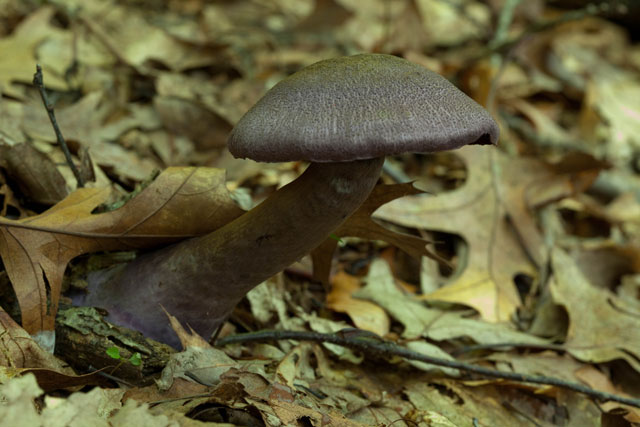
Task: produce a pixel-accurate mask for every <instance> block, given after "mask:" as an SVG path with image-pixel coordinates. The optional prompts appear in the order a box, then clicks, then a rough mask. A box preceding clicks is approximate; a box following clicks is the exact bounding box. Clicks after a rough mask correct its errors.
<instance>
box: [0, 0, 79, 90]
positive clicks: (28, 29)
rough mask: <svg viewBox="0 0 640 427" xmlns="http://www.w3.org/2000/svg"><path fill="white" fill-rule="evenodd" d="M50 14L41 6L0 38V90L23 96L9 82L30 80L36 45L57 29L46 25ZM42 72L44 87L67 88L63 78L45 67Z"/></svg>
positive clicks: (51, 9)
mask: <svg viewBox="0 0 640 427" xmlns="http://www.w3.org/2000/svg"><path fill="white" fill-rule="evenodd" d="M54 13H55V9H54V8H53V7H41V8H39V9H37V10H36V11H35V12H34V13H33V14H31V15H30V16H29V17H27V18H26V19H25V20H24V21H23V22H22V23H21V24H20V25H19V26H18V27H17V28H16V29H15V31H14V32H13V34H11V35H10V36H7V37H3V38H0V64H2V67H0V93H5V94H8V95H11V96H14V97H17V98H22V97H23V90H22V89H21V88H19V87H17V86H14V85H13V83H15V82H22V83H31V80H32V79H33V73H35V63H36V52H35V51H36V47H37V46H38V45H39V44H40V43H41V42H42V41H43V40H45V39H46V38H47V37H51V36H52V35H53V34H57V32H59V31H60V30H59V29H57V28H55V27H53V26H52V25H50V22H49V21H50V20H51V17H52V16H53V14H54ZM44 73H45V75H46V76H47V79H46V82H47V86H48V87H50V88H56V89H67V84H66V83H65V81H64V80H63V79H61V78H59V77H57V76H56V75H55V73H50V72H49V70H48V69H47V68H46V67H45V68H44Z"/></svg>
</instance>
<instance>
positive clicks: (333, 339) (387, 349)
mask: <svg viewBox="0 0 640 427" xmlns="http://www.w3.org/2000/svg"><path fill="white" fill-rule="evenodd" d="M277 340H298V341H314V342H326V343H331V344H337V345H340V346H343V347H348V348H352V349H355V350H359V351H361V352H363V353H365V354H367V355H369V356H377V357H386V358H388V357H392V356H400V357H404V358H406V359H409V360H418V361H420V362H425V363H430V364H432V365H437V366H444V367H447V368H453V369H459V370H461V371H466V372H470V373H473V374H477V375H480V376H483V377H489V378H501V379H505V380H511V381H517V382H522V383H532V384H544V385H551V386H556V387H561V388H565V389H568V390H572V391H575V392H578V393H582V394H586V395H587V396H591V397H593V398H595V399H598V400H600V401H607V400H609V401H613V402H619V403H623V404H625V405H629V406H633V407H636V408H640V399H634V398H629V397H622V396H618V395H615V394H611V393H606V392H603V391H598V390H594V389H592V388H591V387H587V386H585V385H582V384H579V383H573V382H569V381H564V380H561V379H559V378H553V377H545V376H541V375H526V374H518V373H516V372H501V371H496V370H494V369H487V368H482V367H480V366H475V365H472V364H468V363H463V362H458V361H454V360H445V359H439V358H437V357H432V356H427V355H425V354H421V353H417V352H415V351H411V350H408V349H406V348H403V347H399V346H397V345H396V344H394V343H391V342H388V341H383V340H382V339H381V338H377V337H372V336H371V335H366V334H365V335H358V334H355V335H353V334H351V335H350V336H343V335H341V334H340V332H338V333H336V334H321V333H318V332H307V331H259V332H251V333H247V334H239V335H233V336H229V337H225V338H222V339H220V340H218V341H217V342H216V345H218V346H224V345H228V344H236V343H243V342H251V341H277Z"/></svg>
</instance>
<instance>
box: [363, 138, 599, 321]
mask: <svg viewBox="0 0 640 427" xmlns="http://www.w3.org/2000/svg"><path fill="white" fill-rule="evenodd" d="M456 154H457V155H459V156H460V157H462V159H463V160H464V161H465V163H466V165H467V168H468V172H467V180H466V182H465V184H464V185H463V186H462V187H461V188H459V189H457V190H454V191H452V192H449V193H444V194H440V195H437V196H436V197H432V196H417V197H405V198H404V199H398V200H395V201H393V202H391V203H388V204H387V205H385V206H382V207H381V208H380V209H379V210H378V211H376V213H375V215H374V216H375V217H376V218H381V219H384V220H386V221H389V222H393V223H397V224H400V225H403V226H406V227H412V228H418V229H433V230H441V231H445V232H449V233H456V234H460V235H461V236H462V237H463V238H464V239H465V240H466V242H467V244H468V245H469V250H468V259H467V260H466V263H465V266H464V267H465V268H464V271H463V272H462V274H461V275H460V276H458V277H456V278H454V279H453V281H452V282H451V283H450V284H448V285H447V286H445V287H443V288H440V289H439V290H437V291H435V292H434V293H432V294H429V295H427V296H426V297H427V298H428V299H433V300H443V301H450V302H455V303H461V304H466V305H469V306H471V307H473V308H475V309H476V310H478V312H480V314H481V316H482V318H483V319H485V320H488V321H492V322H496V321H507V320H509V319H510V318H511V315H512V314H513V313H514V311H515V309H516V308H517V307H518V306H519V305H520V298H519V296H518V294H517V291H516V289H515V286H514V284H513V278H514V277H515V276H516V275H517V274H521V273H524V274H528V275H532V276H534V275H535V274H536V269H535V265H534V264H533V263H532V262H531V260H534V261H535V262H536V263H537V264H538V265H542V264H544V262H545V259H546V252H545V248H544V244H543V241H542V237H541V235H540V233H539V231H538V229H537V226H536V221H535V218H534V217H533V216H532V214H531V209H530V208H531V206H534V205H536V204H540V203H542V202H541V200H546V201H549V200H554V199H556V198H561V197H565V196H567V195H570V194H572V193H575V192H577V191H581V190H583V189H584V188H585V187H586V186H588V185H589V184H590V183H591V182H592V181H593V179H595V177H596V176H597V168H595V167H594V165H593V164H592V163H588V162H585V164H584V165H583V169H582V170H581V169H580V168H569V167H566V168H565V169H563V168H561V167H558V168H556V167H553V166H550V165H548V164H545V163H543V162H541V161H538V160H535V159H527V158H511V157H509V156H507V155H506V154H502V153H501V152H499V151H498V150H489V149H486V148H482V147H477V146H469V147H464V148H462V149H460V150H458V151H456ZM558 170H560V171H562V172H563V173H559V172H558ZM549 188H554V190H553V191H549V192H548V193H544V196H541V195H540V192H542V191H543V190H548V189H549Z"/></svg>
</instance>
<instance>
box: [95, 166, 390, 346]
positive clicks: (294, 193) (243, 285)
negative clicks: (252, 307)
mask: <svg viewBox="0 0 640 427" xmlns="http://www.w3.org/2000/svg"><path fill="white" fill-rule="evenodd" d="M382 164H383V158H376V159H369V160H357V161H352V162H341V163H312V164H311V165H310V166H309V167H308V168H307V170H306V171H305V172H304V173H303V174H302V175H301V176H300V177H299V178H298V179H296V180H295V181H293V182H292V183H290V184H288V185H286V186H284V187H282V188H281V189H280V190H278V191H277V192H276V193H274V194H273V195H271V196H270V197H269V198H268V199H267V200H265V201H264V202H262V203H261V204H260V205H258V206H256V207H255V208H253V209H252V210H250V211H249V212H247V213H245V214H243V215H242V216H240V217H239V218H237V219H236V220H234V221H232V222H231V223H229V224H227V225H225V226H223V227H222V228H220V229H218V230H215V231H213V232H211V233H209V234H207V235H205V236H202V237H198V238H193V239H189V240H186V241H183V242H180V243H178V244H175V245H172V246H170V247H167V248H164V249H160V250H158V251H154V252H151V253H148V254H145V255H143V256H141V257H139V258H137V259H136V260H135V261H133V262H132V263H130V264H127V265H126V266H125V267H124V268H122V269H120V270H119V271H117V272H115V273H114V274H111V275H109V280H108V281H107V282H106V283H103V284H101V285H100V286H95V285H91V284H90V294H89V295H88V297H87V298H86V299H85V301H84V304H85V305H95V306H99V307H104V308H106V309H107V310H108V311H109V313H110V317H111V318H112V320H113V321H114V322H115V323H119V324H122V325H125V326H129V327H133V328H135V329H138V330H140V331H142V332H143V333H145V334H146V335H147V336H148V337H150V338H154V339H157V340H160V341H164V342H167V343H169V344H172V345H174V346H176V345H177V344H178V340H177V337H175V334H174V332H173V331H172V330H171V329H170V326H169V324H168V320H167V318H166V315H165V314H164V312H163V311H162V308H161V307H164V308H165V309H166V310H167V311H168V312H169V313H171V314H173V315H175V316H176V317H177V318H178V320H180V321H182V322H183V323H186V324H188V325H189V326H191V327H192V328H193V329H194V330H195V331H196V332H198V333H200V334H201V335H202V336H204V337H205V338H208V335H210V334H211V333H212V332H213V331H215V329H216V328H217V327H218V326H219V325H220V323H221V322H222V321H223V320H224V319H225V318H226V317H227V316H228V315H229V314H230V312H231V311H232V310H233V308H234V306H235V305H236V304H237V303H238V302H239V301H240V300H241V299H242V297H243V296H244V295H246V293H247V292H249V291H250V290H251V289H252V288H254V287H255V286H257V285H258V284H260V283H261V282H263V281H264V280H266V279H268V278H269V277H271V276H273V275H274V274H276V273H278V272H279V271H281V270H283V269H284V268H286V267H287V266H289V265H291V264H292V263H293V262H295V261H297V260H298V259H300V258H301V257H303V256H304V255H306V254H307V253H309V252H310V251H311V250H313V249H315V248H316V247H317V246H318V245H320V244H321V243H322V242H323V241H324V240H325V239H326V238H327V237H328V236H329V234H330V233H331V232H332V231H334V230H335V229H336V228H338V226H339V225H340V224H342V223H343V222H344V221H345V220H346V219H347V218H348V217H349V216H350V215H351V214H352V213H353V212H354V211H355V210H356V209H358V207H360V205H361V204H362V203H363V202H364V201H365V199H366V198H367V196H368V195H369V193H370V192H371V190H372V189H373V187H374V186H375V184H376V182H377V181H378V178H379V176H380V172H381V169H382Z"/></svg>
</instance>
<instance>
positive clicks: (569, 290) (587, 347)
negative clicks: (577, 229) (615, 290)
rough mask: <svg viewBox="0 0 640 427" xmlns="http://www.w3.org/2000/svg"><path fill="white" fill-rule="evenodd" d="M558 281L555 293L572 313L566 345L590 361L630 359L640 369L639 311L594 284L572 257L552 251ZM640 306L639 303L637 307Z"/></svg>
mask: <svg viewBox="0 0 640 427" xmlns="http://www.w3.org/2000/svg"><path fill="white" fill-rule="evenodd" d="M551 261H552V266H553V272H554V280H553V281H552V282H551V294H552V296H553V300H554V302H555V303H557V304H560V305H562V306H564V307H565V309H566V310H567V312H568V314H569V319H570V323H569V331H568V332H567V341H566V344H565V345H566V347H567V348H568V349H569V352H570V353H571V354H572V355H573V356H575V357H576V358H578V359H580V360H584V361H588V362H595V363H600V362H606V361H610V360H615V359H624V360H626V361H627V362H628V363H629V364H630V365H631V366H633V368H634V369H635V370H636V372H640V362H638V360H640V327H639V326H640V322H639V321H638V317H637V314H634V313H633V312H629V311H628V310H625V309H621V307H622V308H624V307H625V305H626V304H625V302H623V301H619V298H618V297H616V296H615V295H614V294H612V293H611V292H609V291H608V290H605V289H598V288H596V287H594V286H592V285H591V284H590V283H589V281H588V279H587V278H586V277H585V276H584V275H583V273H582V272H581V271H580V269H579V268H578V267H577V266H576V264H575V262H574V261H573V260H572V259H571V257H570V256H569V255H568V254H567V253H565V252H564V251H562V250H561V249H554V251H553V252H552V258H551ZM637 308H638V306H637V304H636V309H637Z"/></svg>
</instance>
